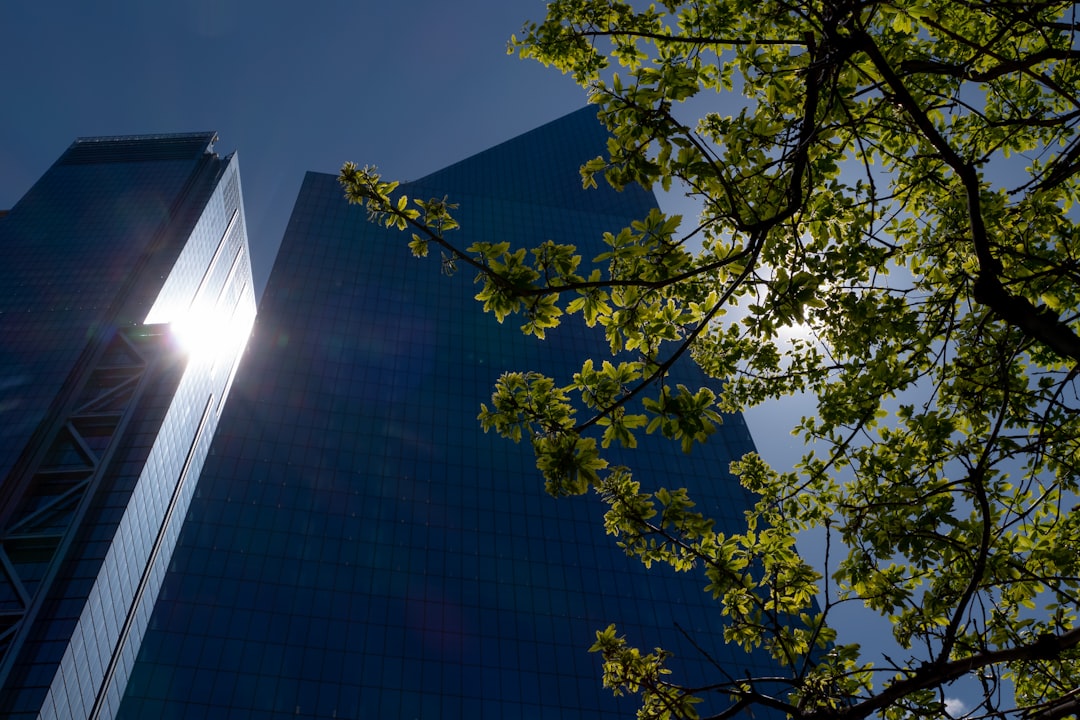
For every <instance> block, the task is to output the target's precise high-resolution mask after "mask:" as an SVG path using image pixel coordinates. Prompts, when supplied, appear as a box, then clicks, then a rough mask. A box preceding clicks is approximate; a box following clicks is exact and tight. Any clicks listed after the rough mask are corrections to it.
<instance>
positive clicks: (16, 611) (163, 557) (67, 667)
mask: <svg viewBox="0 0 1080 720" xmlns="http://www.w3.org/2000/svg"><path fill="white" fill-rule="evenodd" d="M215 139H216V138H215V135H214V134H213V133H193V134H181V135H157V136H138V137H130V136H129V137H113V138H89V139H82V140H77V141H76V142H75V143H74V144H72V145H71V147H69V148H68V150H67V151H66V152H65V153H64V154H63V155H62V156H61V157H60V159H59V160H58V161H57V162H56V163H55V164H54V165H53V166H52V167H51V168H50V169H49V170H48V172H46V174H45V175H44V176H43V177H42V178H41V179H40V180H39V181H38V182H37V183H36V184H35V185H34V187H33V188H32V189H31V190H30V191H29V192H28V193H27V194H26V195H25V196H24V197H23V198H22V199H21V200H20V201H19V203H18V204H16V205H15V207H13V208H12V209H11V210H10V211H9V212H7V213H4V214H3V215H2V216H0V248H2V249H3V253H4V262H3V263H0V716H2V717H5V718H37V717H43V718H51V717H56V718H97V717H113V716H114V715H115V712H116V709H117V707H118V703H119V699H120V696H121V694H122V692H123V689H124V687H125V686H126V684H127V679H128V675H129V672H130V670H131V666H132V663H133V661H134V658H135V654H136V652H137V650H138V648H139V646H140V644H141V640H142V635H143V632H144V631H145V628H146V625H147V622H148V619H149V617H150V610H151V608H152V607H153V605H154V602H155V600H156V599H157V595H158V591H159V589H160V586H161V581H162V578H163V577H164V574H165V570H166V568H167V566H168V562H169V558H170V557H171V554H172V550H173V547H174V545H175V543H176V538H177V536H178V534H179V530H180V525H181V521H182V519H183V517H184V516H185V514H186V512H187V506H188V502H189V500H190V497H191V494H192V492H193V489H194V486H195V483H196V481H197V478H198V475H199V472H200V470H201V467H202V463H203V459H204V458H205V456H206V453H207V451H208V447H209V441H210V439H211V437H212V436H213V432H214V428H215V426H216V424H217V421H218V418H219V416H220V414H221V411H222V408H223V404H224V401H225V397H226V395H227V393H228V388H229V386H230V383H231V380H232V377H233V375H234V373H235V370H236V366H237V362H238V360H239V357H240V352H241V350H242V347H243V342H244V340H245V339H246V336H247V334H248V330H249V328H250V326H251V323H252V322H253V320H254V312H255V301H254V292H253V288H252V282H251V268H250V258H249V253H248V245H247V236H246V230H245V223H244V211H243V203H242V199H241V188H240V177H239V168H238V164H237V160H236V158H235V156H229V157H225V158H222V157H219V156H218V155H217V154H215V153H214V152H213V143H214V141H215ZM204 340H211V341H212V344H213V348H214V349H213V350H210V349H208V347H207V346H205V345H204V346H201V347H200V346H199V345H198V343H199V342H200V341H204Z"/></svg>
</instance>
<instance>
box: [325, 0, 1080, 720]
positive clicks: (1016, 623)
mask: <svg viewBox="0 0 1080 720" xmlns="http://www.w3.org/2000/svg"><path fill="white" fill-rule="evenodd" d="M547 12H548V15H547V18H546V19H545V20H544V21H543V22H540V23H530V24H528V25H526V26H525V28H524V30H523V33H522V35H521V37H520V38H513V39H512V40H511V43H510V51H511V52H516V53H518V54H520V55H521V56H522V57H527V58H532V59H535V60H538V61H539V62H541V63H544V64H546V65H550V66H553V67H555V68H557V69H559V70H560V71H562V72H565V73H569V74H571V75H572V76H573V77H574V78H575V80H577V81H578V82H579V83H581V84H582V85H583V86H586V87H588V88H589V90H590V99H591V101H592V102H594V103H595V104H596V106H597V111H598V114H599V117H600V119H601V121H602V122H604V123H605V124H606V126H607V127H608V129H609V130H610V131H611V134H612V137H611V141H610V142H609V145H608V152H607V154H606V155H605V156H604V157H599V158H596V159H594V160H592V161H589V162H588V163H586V164H585V165H584V166H583V167H582V169H581V174H582V181H583V184H584V185H585V186H586V187H590V186H594V185H596V184H597V183H598V182H599V181H601V179H602V180H603V181H605V182H607V183H609V184H611V185H612V186H614V187H616V188H621V187H623V186H625V185H627V184H629V183H639V184H641V185H643V186H645V187H660V188H663V189H665V190H666V189H670V188H672V187H676V186H678V187H683V188H686V189H687V192H688V193H689V194H690V195H692V196H694V197H695V198H697V199H698V200H699V201H700V203H701V206H702V208H703V210H702V213H701V217H700V218H699V219H698V222H697V223H696V224H695V225H694V226H693V228H692V229H690V230H689V231H687V230H684V229H683V226H682V223H681V218H679V217H665V216H664V215H663V214H662V213H660V212H656V211H654V212H652V213H650V214H649V216H648V217H646V218H642V219H641V220H640V221H638V222H635V223H633V224H632V225H631V226H630V227H627V228H622V229H618V228H613V229H612V231H611V232H610V233H608V234H606V235H605V236H604V237H603V243H604V245H605V250H604V252H603V253H601V254H600V255H599V256H598V257H595V258H593V259H592V260H591V261H583V259H582V258H581V256H580V255H578V254H577V252H576V248H575V247H574V246H573V245H571V244H560V243H558V242H547V243H544V244H542V245H540V246H539V247H536V248H515V247H514V246H513V244H512V242H510V241H507V242H501V243H474V244H471V245H468V246H467V247H461V246H460V245H459V244H455V243H454V241H453V234H452V231H455V230H456V229H457V224H456V222H454V220H453V217H452V210H453V208H454V206H453V205H452V204H450V203H449V202H447V200H446V199H445V198H444V199H442V200H438V199H435V200H427V201H413V202H410V201H409V200H408V199H406V198H405V197H404V196H401V195H400V194H399V193H398V192H397V185H396V184H395V183H388V182H385V181H383V180H382V179H381V178H380V177H379V175H378V174H377V173H376V172H375V171H374V170H372V169H370V168H365V169H362V170H361V169H358V168H357V167H356V166H354V165H351V164H350V165H346V166H345V167H344V168H343V170H342V175H341V181H342V184H343V186H344V188H345V191H346V195H347V196H348V197H349V199H350V200H352V201H354V202H360V203H365V204H366V206H367V208H368V210H369V212H370V213H371V214H372V218H373V219H374V220H376V221H379V222H382V223H384V224H385V225H386V226H387V227H396V228H400V229H403V230H407V231H409V232H410V233H411V237H412V241H411V242H410V243H409V246H410V248H411V249H412V252H413V254H415V255H418V256H424V255H426V254H427V252H428V248H429V246H430V245H431V244H432V243H434V244H436V245H438V246H439V247H440V252H441V253H442V254H443V257H444V261H443V264H444V270H445V265H446V263H447V259H449V261H450V262H451V263H458V262H460V263H461V264H464V265H467V266H470V267H472V268H473V269H474V270H475V271H476V273H477V276H476V277H477V283H478V287H479V290H478V293H477V299H478V300H479V301H481V302H482V303H483V305H484V308H485V309H486V310H487V311H489V312H491V313H493V314H494V316H495V317H496V319H497V320H499V321H500V322H501V321H503V320H504V319H505V318H507V317H509V316H510V315H519V316H521V317H522V318H523V324H522V326H521V327H522V331H523V332H525V333H527V334H533V335H537V336H539V337H543V336H544V333H545V331H547V330H549V329H550V328H553V327H555V326H557V325H558V324H559V323H560V322H562V321H564V320H565V319H566V318H567V317H568V316H573V315H580V316H581V318H582V321H584V322H585V323H587V324H588V325H590V326H593V325H599V326H600V327H602V328H603V329H604V332H605V335H606V338H607V340H608V342H609V344H610V350H611V353H612V354H613V356H616V355H617V356H618V357H617V358H613V359H612V360H610V361H609V360H604V359H599V358H598V359H584V361H583V364H582V368H581V372H579V373H577V374H576V375H575V376H574V377H573V378H572V379H570V378H563V379H560V381H559V382H561V383H565V384H562V385H560V384H559V383H557V382H556V381H555V380H554V379H551V378H546V377H543V376H542V375H539V374H536V373H519V374H511V375H506V376H504V377H503V378H502V379H500V380H499V382H498V384H497V386H496V388H495V392H494V395H493V397H492V401H491V407H490V409H489V408H488V407H486V406H485V407H484V408H483V409H482V412H481V415H480V420H481V422H482V423H483V426H484V428H485V429H488V430H494V431H496V432H499V433H500V434H502V435H504V436H506V437H508V438H511V439H513V440H515V441H520V440H522V439H528V440H529V441H530V442H531V443H532V445H533V447H534V449H535V451H536V453H537V465H538V467H539V468H540V470H541V472H542V474H543V476H544V478H545V481H546V483H547V488H548V491H549V492H551V493H552V494H555V495H568V494H581V493H585V492H588V491H589V490H590V488H591V489H592V490H593V491H595V492H597V493H599V494H600V496H601V497H603V498H604V500H605V501H606V502H607V504H608V512H607V514H606V516H605V518H604V523H605V527H606V528H607V531H608V532H609V533H611V534H612V535H614V536H616V538H617V542H619V544H620V546H621V547H623V548H624V549H625V550H626V552H627V553H629V554H631V555H633V556H636V557H638V558H640V559H641V561H642V562H644V563H645V564H646V565H651V564H653V563H662V564H666V565H669V566H671V567H673V568H675V569H676V570H679V571H687V572H702V573H703V574H704V576H705V578H706V582H707V592H708V593H710V594H711V595H712V596H713V597H714V598H715V599H716V600H717V609H718V613H720V614H722V615H723V616H724V618H725V621H726V626H725V627H726V630H725V633H726V636H727V639H728V640H729V641H730V642H733V643H738V644H739V645H740V646H742V647H745V648H747V649H750V648H759V647H760V648H765V649H767V650H768V652H769V653H771V655H772V656H773V657H774V658H775V660H776V661H777V664H778V667H780V668H782V669H783V672H784V673H785V676H784V683H783V690H782V691H776V690H775V687H776V685H775V684H773V685H769V684H768V683H766V682H764V681H763V680H762V679H758V678H752V677H751V678H743V677H738V679H735V680H733V679H730V678H719V679H718V682H717V683H716V684H715V685H714V686H712V687H711V688H708V689H700V688H699V689H694V688H686V687H682V686H680V685H679V684H678V678H673V677H671V676H670V675H669V674H668V673H667V671H666V668H665V667H664V661H665V658H666V653H665V652H664V651H662V650H659V649H658V650H656V651H654V652H652V653H649V654H643V653H641V652H640V651H639V650H637V649H635V648H633V647H632V646H631V645H630V644H629V643H628V641H627V640H626V639H625V638H623V637H621V636H618V635H617V634H616V630H615V628H613V627H612V628H608V629H607V630H604V631H601V632H599V633H598V634H597V642H596V644H595V645H594V646H593V648H592V649H593V650H594V651H595V652H597V653H599V654H600V655H601V657H602V658H603V668H604V682H605V683H606V684H607V685H608V686H609V687H611V688H612V689H613V690H614V691H615V692H616V693H634V694H637V696H638V697H639V699H640V701H641V710H640V712H639V717H641V718H668V717H680V718H693V717H696V707H697V706H698V701H699V700H702V699H708V700H710V701H711V702H712V703H716V695H717V693H719V694H721V695H722V696H723V697H725V698H727V699H728V701H729V703H730V704H729V706H728V707H727V709H723V710H721V711H720V713H719V716H720V717H727V716H730V715H732V714H734V713H736V712H738V711H740V710H741V709H743V708H745V707H747V706H752V705H755V704H757V705H762V706H767V707H771V708H774V709H778V710H781V711H783V712H786V713H787V714H789V715H790V716H792V717H795V718H824V717H833V718H863V717H868V716H870V715H874V714H877V715H880V716H882V717H886V718H909V717H930V716H933V717H938V716H941V715H942V714H944V712H945V707H944V697H945V695H944V692H945V688H946V687H947V686H948V684H949V683H951V682H953V681H956V680H958V679H960V678H962V677H970V678H973V679H974V680H975V681H976V682H977V683H980V684H981V687H982V688H983V689H984V698H983V702H982V704H981V705H979V706H977V707H973V708H971V709H970V711H969V712H968V715H967V716H968V717H991V716H992V717H1005V716H1011V717H1025V718H1034V719H1039V718H1045V719H1046V720H1049V719H1050V718H1058V717H1065V716H1070V715H1073V716H1075V714H1076V712H1077V709H1078V707H1080V698H1078V696H1077V694H1076V688H1077V687H1080V626H1078V624H1077V608H1078V606H1080V597H1078V585H1080V519H1078V517H1080V514H1078V513H1077V512H1076V511H1075V508H1074V506H1075V504H1076V503H1077V491H1078V478H1080V472H1078V464H1077V463H1078V454H1080V407H1078V404H1077V397H1078V387H1077V374H1078V370H1077V364H1078V362H1080V337H1078V335H1077V331H1078V328H1080V314H1078V313H1080V232H1078V228H1077V223H1076V217H1077V216H1076V209H1075V207H1074V206H1075V203H1076V201H1077V199H1078V198H1077V194H1078V190H1080V182H1078V171H1080V133H1078V132H1077V130H1078V124H1080V48H1078V47H1077V46H1076V43H1075V41H1074V37H1075V36H1076V32H1077V29H1078V28H1077V26H1076V25H1074V23H1075V21H1076V20H1075V16H1074V12H1075V11H1074V8H1073V4H1072V3H1068V2H1058V1H1055V0H1047V1H1045V2H1024V1H1020V0H1017V1H1016V2H1008V3H1005V2H982V1H981V0H979V1H977V0H953V1H952V2H948V3H927V2H925V1H924V0H893V1H891V2H880V1H878V0H861V1H858V2H837V1H836V0H687V1H685V2H679V1H676V0H667V1H665V2H663V3H661V4H659V5H652V6H649V7H647V8H645V7H642V6H640V5H639V4H633V5H632V4H629V3H625V2H619V1H618V0H553V1H552V2H550V3H549V4H548V7H547ZM691 99H692V100H693V102H692V103H689V104H684V103H686V101H688V100H691ZM695 108H704V109H705V110H704V112H703V113H702V114H701V115H700V117H697V118H693V117H691V114H692V112H693V110H694V109H695ZM688 357H689V358H692V360H693V361H694V362H697V363H698V364H699V365H700V366H701V367H702V368H703V369H704V370H705V371H706V372H707V373H708V374H710V375H712V376H714V377H715V378H717V379H719V380H721V381H723V391H722V392H721V393H720V394H719V395H715V394H714V393H713V392H712V391H710V390H707V389H700V390H693V389H688V388H685V387H682V386H678V387H671V386H670V385H669V384H668V383H667V382H666V377H667V371H668V370H669V368H670V367H671V366H672V364H674V363H675V362H676V361H677V360H679V359H680V358H684V359H685V358H688ZM627 358H633V359H632V360H628V359H627ZM793 393H808V394H810V395H812V396H813V397H814V398H816V400H817V411H816V413H815V414H814V415H813V416H812V417H808V418H804V419H803V420H802V421H800V423H799V424H798V426H797V427H796V428H795V432H796V433H797V434H798V435H799V436H800V437H802V438H803V439H804V440H805V441H806V443H807V452H806V455H805V457H804V458H803V460H802V462H801V463H799V464H798V465H797V466H796V467H794V468H791V469H790V470H788V471H785V472H778V471H777V470H774V469H773V468H771V467H769V466H768V465H767V464H766V463H765V462H764V461H763V460H762V459H761V458H759V457H757V456H748V457H745V458H743V459H742V460H741V461H740V462H738V463H735V464H734V466H733V468H732V470H733V472H734V473H735V474H736V475H737V476H738V477H739V479H740V481H741V482H742V483H743V484H744V485H745V486H746V487H747V488H749V489H750V490H752V491H753V492H755V493H756V494H757V497H758V498H759V501H758V503H757V504H756V506H755V507H754V509H753V510H752V512H750V513H749V515H748V517H747V526H746V528H742V529H738V528H735V529H730V530H731V532H730V534H727V535H725V534H722V533H719V532H716V531H715V530H714V529H713V523H712V522H711V521H710V520H709V517H708V511H709V509H708V508H705V509H703V510H701V509H698V508H696V507H695V506H694V504H693V502H692V500H691V498H689V497H688V495H687V493H686V491H685V490H681V489H670V488H669V489H664V488H657V489H655V490H653V491H651V492H643V491H642V489H641V483H640V481H639V479H635V478H634V477H633V476H632V474H631V472H630V470H629V469H627V468H625V467H613V466H609V465H608V464H607V462H606V461H605V460H604V459H603V450H604V449H606V448H609V447H610V446H611V445H612V444H618V445H622V446H626V447H634V445H635V443H636V440H635V438H636V437H637V436H638V434H639V433H641V432H646V433H657V432H658V433H661V434H663V436H665V437H667V438H670V439H672V440H674V441H677V442H679V443H680V444H681V445H682V447H683V448H684V449H685V450H689V449H690V448H691V447H692V446H693V445H694V444H695V443H698V442H702V441H705V440H706V439H707V437H708V436H709V434H710V433H712V432H713V430H714V429H715V426H716V424H717V423H718V422H719V420H720V415H719V414H718V413H719V412H722V411H738V410H741V409H744V408H747V407H751V406H755V405H758V404H760V403H763V402H766V401H769V400H773V399H776V398H782V397H784V396H786V395H790V394H793ZM812 529H817V531H818V533H820V535H821V536H823V537H825V538H826V540H827V542H828V548H829V550H828V555H827V558H826V560H827V562H828V571H827V574H828V576H827V577H824V578H823V577H819V576H818V575H817V573H815V571H814V570H813V569H812V568H810V567H809V566H808V565H807V564H806V563H805V562H804V561H803V560H802V559H801V558H800V557H799V556H798V554H797V553H796V552H795V547H794V537H795V536H796V535H797V534H798V533H800V532H804V531H807V530H812ZM815 597H817V598H818V604H817V605H815V604H814V601H813V600H814V598H815ZM853 603H855V604H859V605H862V606H865V607H867V608H870V609H871V610H873V611H875V612H877V613H879V614H880V615H881V616H882V617H884V618H887V619H888V620H889V621H891V622H892V625H893V628H894V634H895V637H896V639H897V641H898V643H899V644H900V645H901V646H902V647H903V648H905V649H906V652H907V653H908V655H907V657H905V658H897V659H884V660H881V659H878V660H875V659H873V658H870V659H864V658H863V657H862V655H861V654H860V650H859V647H858V645H857V644H856V643H853V642H851V640H850V639H848V638H844V637H837V635H836V633H835V632H834V631H833V630H832V629H831V628H830V627H829V624H828V621H829V619H830V617H831V616H834V615H836V614H837V613H839V612H843V610H844V608H845V607H846V606H849V605H850V604H853ZM736 674H737V673H733V675H736ZM1007 681H1011V683H1012V685H1013V686H1014V689H1015V696H1012V695H1010V694H1009V693H1007V692H1006V693H1002V692H1000V689H1001V687H1002V684H1003V683H1004V682H1007Z"/></svg>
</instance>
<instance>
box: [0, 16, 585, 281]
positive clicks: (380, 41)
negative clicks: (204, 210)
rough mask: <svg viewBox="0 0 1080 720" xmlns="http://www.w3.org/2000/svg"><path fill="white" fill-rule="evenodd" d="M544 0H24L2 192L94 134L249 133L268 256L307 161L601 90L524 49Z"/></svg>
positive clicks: (246, 140) (480, 145) (425, 138)
mask: <svg viewBox="0 0 1080 720" xmlns="http://www.w3.org/2000/svg"><path fill="white" fill-rule="evenodd" d="M544 7H545V3H544V2H543V0H464V1H463V2H458V3H451V2H445V0H444V1H442V2H440V1H436V0H382V1H380V2H374V1H373V0H314V1H313V2H310V3H302V4H301V3H286V2H273V1H269V2H266V1H264V2H254V1H252V0H171V1H170V2H157V1H156V0H154V1H151V2H147V1H146V0H96V1H95V2H93V3H88V2H81V1H76V0H59V1H56V0H53V1H50V0H38V1H36V2H35V1H31V0H13V2H12V3H8V4H6V6H5V9H4V23H3V24H4V31H3V39H2V41H0V67H3V68H4V76H5V77H4V83H3V106H4V111H3V112H0V138H2V142H0V208H7V207H10V206H11V205H13V204H14V203H15V201H16V200H18V198H19V197H21V196H22V194H23V193H24V192H25V191H26V190H27V189H29V187H30V185H31V183H32V182H33V181H34V180H35V179H36V178H38V177H39V176H40V175H41V174H42V173H43V172H44V171H45V169H46V168H48V166H49V165H50V164H51V163H52V162H53V161H54V160H55V159H56V158H57V157H58V156H59V155H60V153H61V152H62V151H63V150H64V148H66V147H67V145H68V144H69V143H70V142H71V141H72V140H73V139H74V138H75V137H78V136H89V135H119V134H139V133H157V132H183V131H190V130H216V131H217V132H218V133H219V135H220V138H221V139H220V142H219V143H218V146H217V149H218V151H219V152H222V153H227V152H231V151H233V150H237V151H239V155H240V167H241V175H242V179H243V184H244V199H245V202H246V206H247V220H248V230H249V235H250V238H251V241H252V252H253V256H254V261H255V273H256V279H257V281H258V283H259V284H260V285H261V283H262V282H264V281H265V279H266V275H267V274H268V273H269V270H270V264H271V262H272V259H273V253H274V250H275V249H276V247H277V244H278V243H279V242H280V240H281V235H282V233H283V231H284V229H285V223H286V221H287V219H288V214H289V211H290V210H291V208H292V203H293V200H294V199H295V197H296V192H297V190H298V189H299V187H300V181H301V179H302V178H303V174H304V172H305V171H306V170H318V171H323V172H336V171H337V169H338V168H339V167H340V166H341V163H342V162H343V161H345V160H354V161H356V162H358V163H361V164H374V165H378V166H379V167H380V168H381V169H383V170H384V172H385V173H386V174H387V175H388V176H392V177H396V178H401V179H411V178H416V177H419V176H421V175H424V174H426V173H428V172H431V171H433V170H437V169H438V168H440V167H442V166H444V165H446V164H448V163H451V162H454V161H456V160H460V159H462V158H465V157H467V156H469V155H471V154H473V153H474V152H477V151H479V150H482V149H484V148H486V147H489V146H491V145H493V144H495V143H497V142H500V141H502V140H506V139H509V138H511V137H513V136H515V135H518V134H520V133H521V132H524V131H526V130H529V129H531V128H533V127H536V126H537V125H540V124H542V123H545V122H547V121H549V120H552V119H554V118H556V117H559V116H560V115H563V114H565V113H567V112H569V111H571V110H574V109H575V108H578V107H580V106H581V105H583V104H584V103H585V95H584V92H583V91H582V90H581V89H580V88H578V87H577V86H576V85H574V83H573V82H572V81H571V80H570V79H569V78H568V77H564V76H562V75H560V74H559V73H558V72H557V71H553V70H550V69H545V68H543V67H541V66H540V65H538V64H537V63H535V62H531V61H523V60H519V59H517V58H515V57H511V56H508V55H507V54H506V40H507V38H508V37H509V36H510V35H511V34H512V33H514V32H517V31H518V30H519V29H520V27H521V25H522V23H523V22H524V21H525V20H526V19H534V20H539V19H540V18H541V17H542V16H543V13H544Z"/></svg>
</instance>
